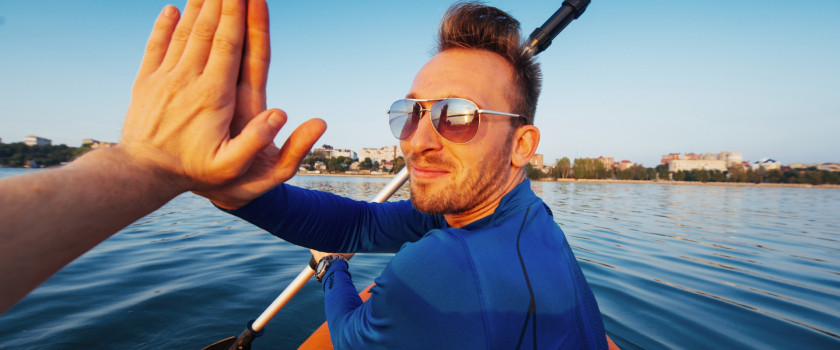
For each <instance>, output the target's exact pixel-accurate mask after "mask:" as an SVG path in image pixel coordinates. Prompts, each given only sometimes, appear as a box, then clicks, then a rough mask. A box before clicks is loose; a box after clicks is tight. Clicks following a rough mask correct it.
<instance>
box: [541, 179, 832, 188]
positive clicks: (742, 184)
mask: <svg viewBox="0 0 840 350" xmlns="http://www.w3.org/2000/svg"><path fill="white" fill-rule="evenodd" d="M536 181H545V182H589V183H625V184H649V185H693V186H730V187H732V186H735V187H790V188H825V189H840V185H832V184H824V185H812V184H788V183H766V182H762V183H754V182H700V181H650V180H609V179H598V180H596V179H551V180H536Z"/></svg>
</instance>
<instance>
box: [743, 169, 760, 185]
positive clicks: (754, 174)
mask: <svg viewBox="0 0 840 350" xmlns="http://www.w3.org/2000/svg"><path fill="white" fill-rule="evenodd" d="M745 175H746V179H747V182H753V183H761V180H762V178H763V176H762V174H761V173H760V172H758V171H754V170H752V169H749V170H747V173H746V174H745Z"/></svg>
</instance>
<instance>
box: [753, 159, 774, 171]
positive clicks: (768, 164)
mask: <svg viewBox="0 0 840 350" xmlns="http://www.w3.org/2000/svg"><path fill="white" fill-rule="evenodd" d="M750 168H751V169H752V170H753V171H758V170H761V169H764V170H765V171H770V170H780V169H781V168H782V163H779V162H777V161H775V160H773V159H770V158H761V160H759V161H757V162H755V163H752V164H750Z"/></svg>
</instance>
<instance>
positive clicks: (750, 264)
mask: <svg viewBox="0 0 840 350" xmlns="http://www.w3.org/2000/svg"><path fill="white" fill-rule="evenodd" d="M20 172H24V171H23V170H18V169H0V176H8V175H9V174H13V173H20ZM387 182H388V179H383V178H356V177H326V176H320V177H314V176H298V177H295V178H294V179H293V181H292V183H294V184H296V185H298V186H302V187H308V188H315V189H320V190H325V191H329V192H334V193H338V194H342V195H345V196H348V197H352V198H357V199H368V198H370V197H371V196H372V195H374V194H375V193H376V192H377V191H378V190H379V189H380V188H381V187H382V186H384V184H385V183H387ZM532 187H533V189H534V191H535V192H536V193H537V195H539V196H540V197H542V198H543V199H544V200H545V202H546V203H548V205H549V206H550V207H551V209H552V211H553V212H554V216H555V218H556V220H557V222H558V223H559V224H560V226H561V227H562V228H563V230H564V231H565V232H566V235H567V237H568V239H569V241H570V244H571V246H572V249H573V250H574V252H575V254H576V256H577V258H578V260H579V262H580V264H581V267H582V268H583V271H584V273H585V274H586V277H587V280H588V281H589V283H590V284H591V286H592V288H593V290H594V293H595V296H596V298H597V300H598V303H599V305H600V307H601V311H602V313H603V316H604V322H605V325H606V328H607V331H608V334H609V335H610V337H611V338H612V339H613V340H614V341H616V343H618V345H619V346H621V347H622V348H624V349H637V348H642V349H666V348H673V349H803V348H808V349H840V190H836V189H808V188H751V187H716V186H669V185H656V184H605V183H604V184H602V183H554V182H534V183H532ZM0 195H2V194H0ZM396 197H397V198H406V197H407V192H406V191H405V189H403V190H400V192H398V193H397V195H396ZM0 210H2V209H0ZM0 224H2V223H0ZM33 224H37V223H33ZM308 259H309V252H308V250H307V249H304V248H300V247H296V246H293V245H290V244H288V243H285V242H283V241H281V240H279V239H277V238H275V237H273V236H271V235H269V234H267V233H265V232H263V231H261V230H260V229H258V228H256V227H253V226H251V225H250V224H247V223H245V222H243V221H241V220H239V219H236V218H234V217H232V216H230V215H228V214H225V213H223V212H221V211H219V210H216V209H215V208H213V207H212V206H211V205H210V204H209V203H208V202H207V201H206V200H204V199H203V198H200V197H197V196H194V195H192V194H184V195H181V196H179V197H177V198H175V199H174V200H172V201H171V202H170V203H168V204H167V205H166V206H164V207H163V208H161V209H159V210H158V211H156V212H154V213H152V214H149V215H148V216H146V217H145V218H143V219H141V220H138V221H137V222H135V223H134V224H132V225H131V226H129V227H127V228H126V229H124V230H122V231H121V232H120V233H118V234H116V235H114V236H113V237H111V238H110V239H108V240H107V241H105V242H103V243H102V244H100V245H99V246H97V247H96V248H94V249H93V250H91V251H90V252H88V253H87V254H85V255H84V256H82V257H80V258H79V259H77V260H76V261H74V262H73V263H71V264H70V265H68V266H67V267H65V268H64V269H63V270H61V271H60V272H59V273H58V274H56V275H55V276H53V277H52V278H51V279H50V280H48V281H47V282H45V283H44V284H43V285H42V286H40V287H39V288H38V289H36V290H35V291H33V292H32V293H31V294H30V295H29V296H27V297H26V298H25V299H24V300H22V301H21V302H19V303H18V304H17V305H16V306H14V307H13V308H11V309H10V310H8V311H7V312H6V313H5V314H3V315H2V316H0V349H12V348H42V349H80V348H105V349H151V348H161V347H163V348H178V349H181V348H183V349H197V348H201V347H203V346H205V345H208V344H210V343H212V342H214V341H216V340H219V339H221V338H225V337H227V336H232V335H236V334H238V333H239V332H240V331H241V330H242V329H243V328H244V326H245V323H246V322H247V321H248V320H250V319H253V318H255V317H257V316H258V315H259V314H260V313H261V312H262V311H263V310H264V309H265V307H267V306H268V304H269V303H270V302H271V301H272V300H273V299H274V298H275V297H276V296H277V295H278V294H279V293H280V292H281V291H282V290H283V289H284V288H285V287H286V286H287V285H288V284H289V283H290V282H291V281H292V279H293V278H294V277H295V276H296V275H297V274H298V273H299V272H300V271H301V270H302V269H303V268H304V266H305V264H306V262H307V261H308ZM389 259H390V255H373V254H368V255H359V256H357V257H356V258H354V259H353V264H352V266H351V269H352V271H353V277H354V280H355V282H356V287H357V288H363V287H364V286H367V285H368V284H370V283H371V282H372V281H373V279H374V278H375V277H376V276H377V275H378V274H379V273H380V271H381V270H382V268H383V267H384V265H385V264H386V263H387V262H388V260H389ZM323 321H324V308H323V293H322V292H321V291H320V288H319V285H318V283H317V282H314V281H311V282H310V283H308V284H307V285H306V286H305V287H304V288H303V290H301V292H300V293H299V294H298V295H297V296H295V297H294V298H293V299H292V301H291V302H290V303H289V304H288V305H287V306H286V307H285V308H284V309H283V310H281V311H280V313H279V314H278V315H277V316H276V317H275V318H274V319H273V320H272V321H271V323H269V324H268V327H267V330H266V334H265V335H264V336H263V337H261V338H258V339H257V340H255V342H254V345H255V348H257V349H291V348H295V347H296V346H297V345H299V344H300V343H301V342H302V341H303V339H305V338H306V337H307V336H308V335H309V334H310V333H311V332H312V331H313V330H314V329H315V328H316V327H317V326H318V325H319V324H320V323H322V322H323Z"/></svg>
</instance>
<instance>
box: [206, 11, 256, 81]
mask: <svg viewBox="0 0 840 350" xmlns="http://www.w3.org/2000/svg"><path fill="white" fill-rule="evenodd" d="M245 19H246V7H245V0H225V1H224V3H223V4H222V16H221V18H220V19H219V24H218V26H219V28H218V30H217V31H216V37H215V38H214V40H213V47H212V48H211V50H212V52H211V53H210V57H209V58H208V59H207V67H206V68H205V71H206V72H210V73H211V74H213V75H212V78H213V79H214V80H219V83H220V84H224V86H227V85H228V84H231V85H232V84H236V78H237V76H239V66H240V63H241V61H242V46H243V45H244V44H245Z"/></svg>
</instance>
